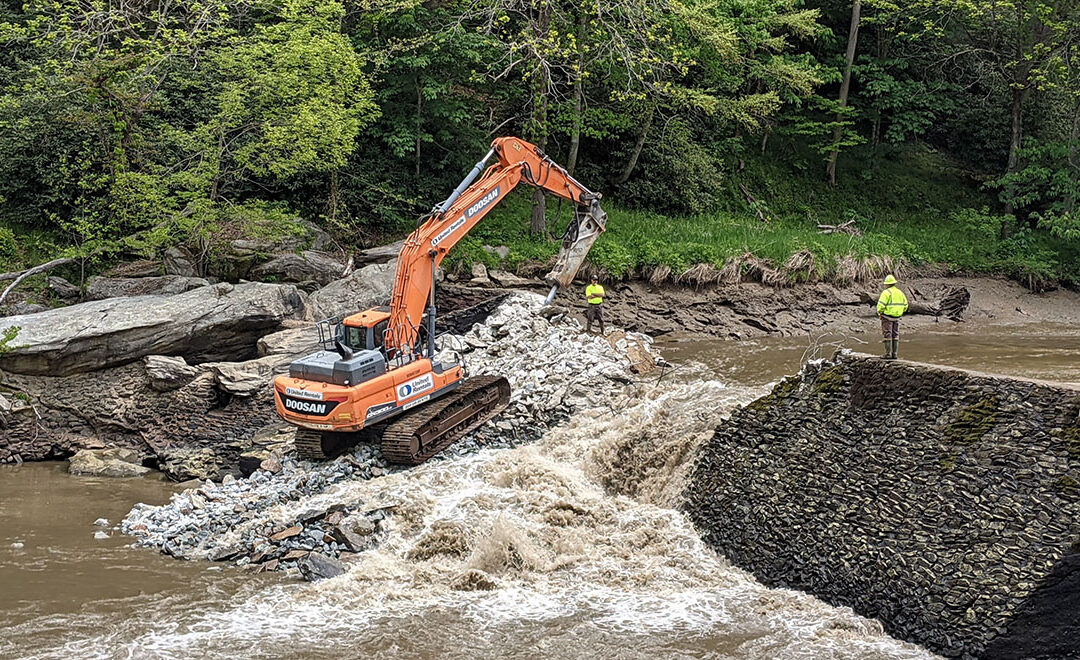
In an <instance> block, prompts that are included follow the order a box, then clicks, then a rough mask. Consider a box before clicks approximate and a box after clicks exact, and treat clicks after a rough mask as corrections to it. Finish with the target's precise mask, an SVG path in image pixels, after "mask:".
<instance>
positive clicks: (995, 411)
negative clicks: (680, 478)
mask: <svg viewBox="0 0 1080 660" xmlns="http://www.w3.org/2000/svg"><path fill="white" fill-rule="evenodd" d="M1078 417H1080V388H1077V387H1075V386H1070V385H1064V384H1054V383H1045V382H1038V381H1030V380H1024V379H1019V378H1007V377H1002V376H992V375H987V374H980V373H974V372H970V371H964V370H961V369H953V368H948V367H941V366H935V365H927V364H918V363H913V362H906V361H896V362H886V361H883V360H880V359H877V358H873V357H870V356H865V355H858V354H853V353H849V352H843V351H842V352H839V353H837V354H836V355H835V356H834V357H833V359H832V360H830V361H824V360H823V361H817V362H811V363H809V364H807V365H806V366H805V367H804V369H803V371H802V372H801V373H800V374H798V375H796V376H792V377H788V378H785V379H784V380H782V381H781V382H780V383H779V384H777V385H776V386H775V387H774V388H773V390H772V392H771V393H770V394H768V395H766V396H765V397H762V398H761V399H758V400H757V401H754V402H753V403H751V404H749V405H747V406H745V407H744V408H741V409H739V410H737V411H736V412H735V413H733V414H732V416H731V418H730V419H729V420H728V421H727V422H725V423H724V424H722V425H721V426H720V427H718V428H717V429H716V432H715V434H714V435H713V437H712V438H711V439H710V440H709V441H708V442H707V443H706V444H705V445H704V447H703V448H702V450H701V453H700V454H699V457H698V463H697V465H696V467H695V469H694V472H693V475H692V477H691V479H690V480H689V482H688V485H687V488H686V491H685V496H686V501H685V504H684V508H685V509H686V511H687V512H688V514H689V515H690V517H691V519H692V520H693V521H694V523H695V525H696V526H697V527H698V529H699V530H700V532H701V533H702V536H703V537H704V539H705V540H706V541H707V542H708V543H709V544H710V545H712V546H713V547H715V548H716V549H717V550H718V551H720V552H721V553H723V554H724V555H726V556H727V557H728V558H730V559H731V561H733V562H734V563H735V564H737V565H739V566H741V567H743V568H745V569H747V570H750V571H752V572H753V573H754V574H755V575H756V576H757V577H758V578H759V579H761V580H762V581H763V582H765V583H766V584H768V585H770V586H779V587H789V588H794V589H800V590H803V591H808V592H810V593H813V594H814V595H816V596H818V597H820V598H822V599H823V600H825V601H827V602H830V603H832V604H835V605H848V606H850V607H852V608H853V609H854V610H855V611H856V612H858V613H859V614H862V615H864V616H867V617H874V618H877V619H880V620H881V621H882V622H883V624H884V625H885V629H886V630H887V631H888V632H889V633H890V634H892V635H894V636H897V637H901V638H904V639H907V640H910V641H913V642H916V643H919V644H922V645H924V646H926V647H928V648H930V649H931V650H933V651H936V652H938V653H941V654H944V655H947V656H953V657H977V656H983V657H995V658H1002V657H1048V658H1049V657H1076V656H1077V655H1080V617H1077V616H1076V612H1077V611H1080V420H1078Z"/></svg>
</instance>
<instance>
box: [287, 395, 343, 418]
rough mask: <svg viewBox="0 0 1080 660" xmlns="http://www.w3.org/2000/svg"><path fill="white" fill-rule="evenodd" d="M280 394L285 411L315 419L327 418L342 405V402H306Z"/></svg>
mask: <svg viewBox="0 0 1080 660" xmlns="http://www.w3.org/2000/svg"><path fill="white" fill-rule="evenodd" d="M278 394H279V396H280V397H281V405H282V406H284V408H285V410H288V411H290V412H294V413H300V414H301V415H311V416H313V417H325V416H327V415H329V414H330V411H331V410H333V409H334V408H336V407H337V405H338V404H339V403H341V402H340V401H305V400H303V399H294V398H292V397H288V396H285V395H284V394H281V393H280V392H279V393H278Z"/></svg>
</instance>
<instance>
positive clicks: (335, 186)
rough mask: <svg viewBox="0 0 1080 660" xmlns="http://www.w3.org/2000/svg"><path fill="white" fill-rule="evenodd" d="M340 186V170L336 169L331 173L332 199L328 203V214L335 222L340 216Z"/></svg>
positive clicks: (332, 221) (331, 220)
mask: <svg viewBox="0 0 1080 660" xmlns="http://www.w3.org/2000/svg"><path fill="white" fill-rule="evenodd" d="M340 197H341V195H340V186H339V181H338V171H337V170H334V171H333V172H331V173H330V200H329V202H330V203H329V204H328V205H327V206H328V207H329V208H328V209H327V215H328V216H330V222H331V223H334V222H336V221H337V217H338V200H339V199H340Z"/></svg>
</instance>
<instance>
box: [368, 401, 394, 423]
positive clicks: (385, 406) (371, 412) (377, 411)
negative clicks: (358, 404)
mask: <svg viewBox="0 0 1080 660" xmlns="http://www.w3.org/2000/svg"><path fill="white" fill-rule="evenodd" d="M396 407H397V404H395V403H394V402H393V401H391V402H389V403H380V404H377V405H374V406H368V409H367V416H366V417H365V419H371V418H372V417H378V416H379V415H382V414H384V413H388V412H390V411H391V410H393V409H394V408H396Z"/></svg>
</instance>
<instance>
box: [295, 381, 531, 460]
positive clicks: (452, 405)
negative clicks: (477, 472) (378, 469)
mask: <svg viewBox="0 0 1080 660" xmlns="http://www.w3.org/2000/svg"><path fill="white" fill-rule="evenodd" d="M509 404H510V383H509V381H507V380H506V379H505V378H503V377H501V376H475V377H473V378H468V379H466V380H465V382H464V384H463V385H461V387H458V388H457V389H456V390H455V391H453V392H451V393H450V394H447V395H445V396H443V397H441V398H439V399H438V400H436V401H435V402H434V403H431V404H428V405H427V406H424V407H422V408H416V409H414V410H412V411H409V412H407V413H403V414H402V415H400V416H399V417H396V418H395V419H393V420H392V421H390V422H384V423H382V424H376V425H374V426H370V427H367V428H365V429H363V430H362V431H356V432H351V433H342V432H333V431H317V430H313V429H305V428H299V429H297V430H296V440H295V444H296V453H297V455H298V456H299V457H300V458H303V459H307V460H309V461H324V460H326V459H328V458H333V457H335V456H338V455H339V454H342V453H344V452H346V451H348V450H349V449H351V448H352V447H355V446H356V445H357V444H359V443H360V442H377V443H379V446H380V447H381V448H382V452H383V455H384V456H385V457H386V459H387V460H388V461H390V462H391V463H398V464H403V465H419V464H420V463H423V462H424V461H426V460H428V459H429V458H431V457H432V456H434V455H435V454H437V453H439V452H440V451H442V450H443V449H445V448H447V447H449V446H450V445H452V444H453V443H454V442H456V441H457V440H458V439H460V438H461V437H462V436H463V435H465V434H466V433H468V432H469V431H472V430H474V429H476V428H477V427H478V426H480V425H481V424H483V423H484V422H486V421H488V420H489V419H492V418H493V417H495V416H496V415H498V414H499V413H501V412H502V411H503V410H505V409H506V406H507V405H509Z"/></svg>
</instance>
